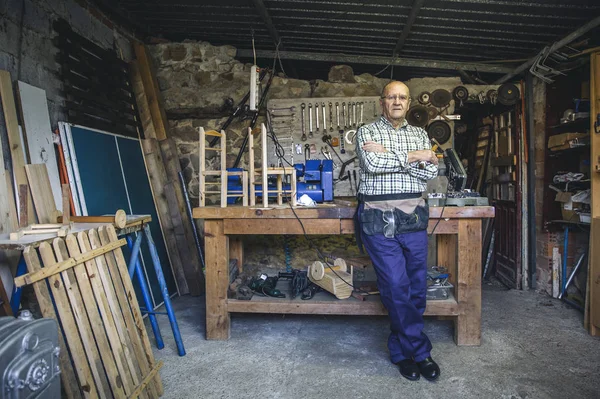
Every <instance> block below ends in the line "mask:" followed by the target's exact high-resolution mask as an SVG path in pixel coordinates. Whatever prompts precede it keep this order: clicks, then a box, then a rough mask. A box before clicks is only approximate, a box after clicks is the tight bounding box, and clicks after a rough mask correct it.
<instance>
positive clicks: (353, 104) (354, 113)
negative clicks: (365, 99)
mask: <svg viewBox="0 0 600 399" xmlns="http://www.w3.org/2000/svg"><path fill="white" fill-rule="evenodd" d="M356 104H357V103H352V122H354V126H356Z"/></svg>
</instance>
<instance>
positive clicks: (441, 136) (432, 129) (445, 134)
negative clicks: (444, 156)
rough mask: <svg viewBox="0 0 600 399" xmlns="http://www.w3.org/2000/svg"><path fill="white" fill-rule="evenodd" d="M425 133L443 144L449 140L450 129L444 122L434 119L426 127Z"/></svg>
mask: <svg viewBox="0 0 600 399" xmlns="http://www.w3.org/2000/svg"><path fill="white" fill-rule="evenodd" d="M427 134H428V135H429V138H430V139H435V140H436V141H437V142H438V143H440V144H445V143H447V142H448V140H450V136H451V135H452V130H451V129H450V125H448V124H447V123H446V122H444V121H435V122H432V123H431V124H430V125H429V126H428V127H427Z"/></svg>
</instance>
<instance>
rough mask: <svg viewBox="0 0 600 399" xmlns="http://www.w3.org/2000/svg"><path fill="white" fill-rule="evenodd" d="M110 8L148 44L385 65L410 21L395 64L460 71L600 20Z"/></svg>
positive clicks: (404, 8) (340, 8)
mask: <svg viewBox="0 0 600 399" xmlns="http://www.w3.org/2000/svg"><path fill="white" fill-rule="evenodd" d="M104 1H105V2H106V1H107V0H104ZM112 1H113V2H116V3H118V5H117V6H113V9H115V8H116V7H118V9H119V11H118V12H120V13H121V15H122V16H123V15H126V16H127V17H126V18H128V19H129V20H130V21H131V22H132V23H133V24H135V26H138V27H142V29H143V32H142V33H143V34H146V35H149V36H160V37H164V38H165V39H168V40H173V41H182V40H185V39H191V40H202V41H208V42H210V43H212V44H214V45H222V44H230V45H232V46H235V47H237V48H238V49H246V50H248V49H252V35H253V37H254V42H255V48H256V49H257V50H275V47H276V43H275V42H274V39H273V31H275V32H276V34H277V35H278V36H279V37H280V39H281V45H280V49H285V50H286V51H288V52H289V51H291V52H318V53H344V54H350V55H363V56H379V57H391V56H392V54H393V53H394V49H395V48H396V46H397V45H398V38H399V37H400V36H401V34H402V31H403V29H404V26H405V25H406V24H407V22H408V21H409V20H410V19H409V16H410V15H411V11H413V13H414V14H415V18H414V23H413V24H412V26H411V27H410V30H409V32H407V33H408V34H407V35H406V37H405V40H403V42H402V46H401V48H400V51H399V53H398V56H399V57H410V58H419V59H434V60H441V61H442V60H447V61H459V62H489V61H494V60H513V59H523V58H531V57H533V56H535V55H536V54H537V53H538V52H539V51H540V50H541V49H542V48H543V47H544V46H545V45H548V44H551V43H553V42H554V41H557V40H559V39H561V38H563V37H564V36H566V35H567V34H569V33H570V32H572V31H574V30H576V29H577V28H579V27H580V26H582V25H584V24H585V23H587V22H589V21H590V20H592V19H593V18H595V17H598V16H600V1H592V0H568V1H567V0H528V1H527V0H525V1H521V0H425V1H423V0H375V1H358V0H354V1H352V0H344V1H342V0H325V1H319V0H206V1H196V0H173V1H172V3H170V4H167V3H166V2H164V0H145V1H142V0H112ZM256 3H259V6H258V7H257V5H256ZM261 3H262V4H263V5H264V8H265V10H266V13H267V14H268V15H269V16H270V19H271V20H272V28H273V30H271V31H270V29H269V27H268V24H266V23H265V22H264V14H263V15H261V12H260V9H259V8H260V4H261ZM415 4H417V5H420V8H419V7H417V8H418V10H413V7H415ZM415 11H416V12H415ZM598 33H600V31H599V30H598V29H595V30H593V31H591V32H589V33H588V34H587V35H586V37H587V38H588V39H589V42H588V43H587V45H586V47H590V46H592V45H598V44H599V43H598V42H599V40H600V39H598V37H599V36H600V34H598ZM295 63H296V65H298V66H299V67H298V68H297V69H298V70H299V71H301V72H300V74H301V75H303V76H302V77H304V78H311V76H308V75H310V74H315V75H318V76H312V77H314V78H322V77H323V76H322V75H323V73H325V74H326V71H327V70H328V68H329V66H330V65H326V64H327V63H326V62H312V63H310V62H304V61H295ZM309 64H312V65H310V66H309ZM515 64H518V62H515ZM353 67H354V68H355V70H356V71H358V72H359V73H360V72H370V73H373V72H375V71H377V70H380V69H381V65H370V66H369V65H365V64H363V65H360V66H359V65H353ZM309 71H310V72H309ZM397 71H402V68H397ZM415 72H416V73H417V74H423V73H424V72H423V71H413V74H414V73H415ZM432 72H433V71H427V72H425V73H424V74H426V75H431V74H432ZM438 72H440V71H438ZM448 73H449V71H446V72H445V73H441V72H440V74H448ZM450 73H451V74H455V72H452V71H450Z"/></svg>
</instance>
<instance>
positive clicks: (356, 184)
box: [352, 169, 358, 195]
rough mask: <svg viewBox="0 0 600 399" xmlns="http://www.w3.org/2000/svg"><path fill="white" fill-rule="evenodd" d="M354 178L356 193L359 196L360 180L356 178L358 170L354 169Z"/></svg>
mask: <svg viewBox="0 0 600 399" xmlns="http://www.w3.org/2000/svg"><path fill="white" fill-rule="evenodd" d="M352 176H353V177H354V188H355V189H356V190H355V191H354V192H355V193H356V194H357V195H358V179H357V178H356V169H352Z"/></svg>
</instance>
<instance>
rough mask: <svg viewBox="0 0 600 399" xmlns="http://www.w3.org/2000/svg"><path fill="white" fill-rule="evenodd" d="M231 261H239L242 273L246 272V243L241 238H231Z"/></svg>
mask: <svg viewBox="0 0 600 399" xmlns="http://www.w3.org/2000/svg"><path fill="white" fill-rule="evenodd" d="M229 259H237V261H238V263H237V267H238V270H239V272H240V273H241V272H242V271H243V270H244V243H243V242H242V239H241V238H240V237H230V238H229Z"/></svg>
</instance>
